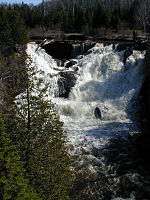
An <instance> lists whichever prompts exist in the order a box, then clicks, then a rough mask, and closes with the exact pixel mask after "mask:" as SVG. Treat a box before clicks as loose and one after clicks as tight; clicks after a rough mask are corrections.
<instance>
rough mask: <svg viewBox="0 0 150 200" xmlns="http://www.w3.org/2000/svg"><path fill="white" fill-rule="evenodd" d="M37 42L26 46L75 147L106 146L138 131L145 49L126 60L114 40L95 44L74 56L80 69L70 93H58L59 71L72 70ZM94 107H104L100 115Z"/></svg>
mask: <svg viewBox="0 0 150 200" xmlns="http://www.w3.org/2000/svg"><path fill="white" fill-rule="evenodd" d="M37 47H38V45H37V44H36V43H29V44H28V45H27V54H28V56H29V57H30V58H31V61H32V62H31V64H32V65H33V66H35V67H36V69H37V71H38V73H37V77H38V78H42V79H43V86H44V84H48V90H47V96H48V98H50V99H51V100H52V102H53V103H54V104H55V107H56V109H57V111H58V113H59V115H60V120H61V121H63V122H64V129H65V130H66V132H67V136H68V140H69V142H70V144H72V145H73V146H74V147H75V148H74V151H73V153H74V154H76V153H77V154H80V150H81V148H82V150H83V149H84V150H85V151H91V149H92V148H93V147H95V148H100V147H102V146H104V145H105V144H106V143H107V142H108V141H109V140H110V138H113V137H118V136H119V137H126V136H127V135H128V134H129V132H136V131H138V128H137V126H136V122H135V118H136V117H135V113H136V110H137V106H138V105H137V97H138V95H139V92H140V89H141V86H142V82H143V78H144V75H143V62H144V57H145V52H139V51H133V54H132V55H131V56H130V57H129V58H128V59H127V63H126V65H125V66H124V64H123V53H124V52H123V51H122V52H117V51H115V50H113V47H112V45H110V46H105V47H104V46H103V44H97V45H96V46H95V47H93V48H92V49H90V50H89V52H88V54H87V55H84V56H82V57H81V56H79V57H77V58H76V59H75V60H76V62H77V64H76V66H77V67H78V68H79V71H78V72H77V74H76V75H75V76H76V78H77V81H76V84H75V86H74V87H73V88H72V90H71V92H70V95H69V98H68V99H64V98H58V97H57V98H56V96H57V95H56V94H58V91H59V88H58V80H59V78H60V75H59V71H69V70H70V71H73V67H72V68H70V69H65V68H63V67H59V66H57V63H56V61H55V60H54V59H53V58H52V57H51V56H50V55H48V54H47V53H46V52H45V51H44V50H43V49H41V48H40V47H39V48H37ZM95 107H99V108H100V110H101V112H102V120H98V119H96V118H95V116H94V109H95Z"/></svg>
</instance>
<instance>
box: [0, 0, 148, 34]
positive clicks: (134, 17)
mask: <svg viewBox="0 0 150 200" xmlns="http://www.w3.org/2000/svg"><path fill="white" fill-rule="evenodd" d="M7 10H9V11H10V10H11V11H13V12H14V13H17V15H19V16H20V17H21V19H22V20H23V22H24V24H25V26H26V27H27V28H29V29H30V28H34V27H38V26H40V27H43V28H45V29H60V30H63V31H64V32H84V33H96V31H97V29H99V28H102V27H103V28H110V29H115V30H118V29H119V28H123V29H142V30H144V31H145V28H146V27H145V25H146V23H147V21H148V19H147V16H148V13H149V3H148V0H144V1H140V0H119V1H118V0H88V1H86V0H74V1H73V2H72V1H71V0H53V1H43V3H41V4H39V5H37V6H34V5H27V4H24V3H22V4H14V5H7V4H6V5H5V4H2V5H1V6H0V12H1V13H3V12H4V13H5V12H7Z"/></svg>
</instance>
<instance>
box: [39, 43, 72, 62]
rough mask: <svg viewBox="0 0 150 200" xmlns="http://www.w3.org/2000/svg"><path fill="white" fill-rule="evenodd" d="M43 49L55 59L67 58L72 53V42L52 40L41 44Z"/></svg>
mask: <svg viewBox="0 0 150 200" xmlns="http://www.w3.org/2000/svg"><path fill="white" fill-rule="evenodd" d="M43 48H44V49H45V51H46V52H47V53H48V54H49V55H51V56H52V57H53V58H55V59H59V60H62V59H69V58H70V57H71V53H72V44H70V43H69V42H67V41H54V42H51V43H48V44H45V45H43Z"/></svg>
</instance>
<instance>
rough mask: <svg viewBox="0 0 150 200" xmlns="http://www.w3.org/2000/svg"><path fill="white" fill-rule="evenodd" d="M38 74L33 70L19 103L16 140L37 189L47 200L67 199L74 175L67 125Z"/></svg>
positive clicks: (14, 133)
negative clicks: (64, 127)
mask: <svg viewBox="0 0 150 200" xmlns="http://www.w3.org/2000/svg"><path fill="white" fill-rule="evenodd" d="M37 73H38V72H36V71H33V70H31V71H30V70H29V83H28V88H27V91H26V93H23V94H22V95H20V97H19V99H18V100H17V108H18V109H17V114H16V116H17V117H16V119H15V124H16V125H15V126H14V127H15V130H13V137H14V141H16V146H17V148H18V149H20V154H21V157H22V161H23V163H24V166H25V167H26V169H27V172H28V177H29V179H30V182H31V184H32V186H33V187H34V188H35V190H36V191H37V192H39V193H40V195H41V196H42V197H43V199H45V200H47V199H48V200H54V199H60V200H67V199H69V189H70V186H71V183H72V173H71V171H70V164H71V158H70V156H69V155H68V153H67V150H66V144H65V143H66V142H65V140H66V138H65V136H64V131H63V128H62V125H63V124H62V123H61V122H60V121H59V117H58V115H57V114H56V112H55V109H54V106H53V104H52V103H51V102H50V101H49V100H48V99H47V96H46V95H45V94H47V85H44V84H43V81H41V79H38V78H37Z"/></svg>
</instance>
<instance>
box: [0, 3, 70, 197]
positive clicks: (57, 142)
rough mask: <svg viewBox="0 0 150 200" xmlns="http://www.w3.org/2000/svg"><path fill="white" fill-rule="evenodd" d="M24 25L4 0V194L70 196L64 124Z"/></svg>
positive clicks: (0, 55) (0, 190) (0, 24)
mask: <svg viewBox="0 0 150 200" xmlns="http://www.w3.org/2000/svg"><path fill="white" fill-rule="evenodd" d="M26 26H28V25H27V21H26V22H25V20H24V18H23V17H22V16H21V13H20V12H18V11H17V9H16V8H14V7H13V6H6V5H5V6H1V8H0V199H3V200H13V199H14V200H55V199H59V200H67V199H69V190H70V187H71V183H72V177H73V176H72V172H71V170H70V165H71V157H70V155H69V154H68V152H67V149H66V138H65V133H64V131H63V124H62V123H61V122H60V120H59V116H58V115H57V113H56V112H55V109H54V106H53V104H52V103H51V101H49V100H48V99H47V98H46V97H45V96H44V95H45V93H47V92H46V90H48V87H47V85H45V86H44V87H43V82H44V80H42V79H41V78H40V79H39V80H38V79H37V77H36V73H37V71H36V70H35V67H34V66H32V67H31V65H30V64H31V63H30V58H28V57H27V55H26V52H25V50H26V43H27V42H28V37H27V31H26ZM41 85H42V87H41ZM41 88H42V89H41ZM18 95H19V96H18Z"/></svg>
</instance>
